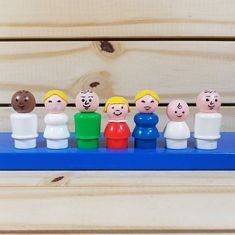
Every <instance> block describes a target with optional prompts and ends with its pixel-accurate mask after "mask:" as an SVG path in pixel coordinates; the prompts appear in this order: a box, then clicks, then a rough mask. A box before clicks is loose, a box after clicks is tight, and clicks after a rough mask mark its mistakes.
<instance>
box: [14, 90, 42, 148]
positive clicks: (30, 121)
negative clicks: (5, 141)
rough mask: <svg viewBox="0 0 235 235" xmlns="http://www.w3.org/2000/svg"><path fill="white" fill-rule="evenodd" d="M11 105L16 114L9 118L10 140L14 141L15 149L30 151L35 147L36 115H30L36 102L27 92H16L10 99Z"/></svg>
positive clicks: (36, 134)
mask: <svg viewBox="0 0 235 235" xmlns="http://www.w3.org/2000/svg"><path fill="white" fill-rule="evenodd" d="M11 105H12V107H13V109H14V110H15V111H16V113H12V114H11V116H10V120H11V129H12V138H13V139H14V140H15V148H17V149H30V148H35V147H36V138H37V136H38V132H37V126H38V121H37V115H36V114H35V113H32V111H33V110H34V108H35V105H36V101H35V98H34V96H33V94H32V93H31V92H29V91H25V90H20V91H17V92H16V93H15V94H14V95H13V96H12V99H11Z"/></svg>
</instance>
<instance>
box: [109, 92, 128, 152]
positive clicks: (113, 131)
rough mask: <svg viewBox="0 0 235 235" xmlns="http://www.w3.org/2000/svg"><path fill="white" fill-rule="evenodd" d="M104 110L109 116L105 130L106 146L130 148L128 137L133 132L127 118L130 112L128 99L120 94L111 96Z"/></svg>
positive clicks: (110, 147)
mask: <svg viewBox="0 0 235 235" xmlns="http://www.w3.org/2000/svg"><path fill="white" fill-rule="evenodd" d="M104 112H106V113H107V115H108V117H109V123H108V124H107V126H106V128H105V130H104V136H105V138H106V147H107V148H109V149H126V148H128V138H129V137H130V135H131V132H130V129H129V127H128V125H127V123H126V120H125V119H126V116H127V114H128V112H130V107H129V105H128V102H127V100H126V99H124V98H123V97H119V96H114V97H111V98H110V99H108V100H107V102H106V104H105V107H104Z"/></svg>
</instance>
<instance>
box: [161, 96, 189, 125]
mask: <svg viewBox="0 0 235 235" xmlns="http://www.w3.org/2000/svg"><path fill="white" fill-rule="evenodd" d="M166 113H167V116H168V118H169V119H170V120H171V121H175V122H182V121H185V120H186V119H187V117H188V116H189V107H188V105H187V103H186V102H185V101H184V100H172V101H171V102H170V103H169V104H168V106H167V110H166Z"/></svg>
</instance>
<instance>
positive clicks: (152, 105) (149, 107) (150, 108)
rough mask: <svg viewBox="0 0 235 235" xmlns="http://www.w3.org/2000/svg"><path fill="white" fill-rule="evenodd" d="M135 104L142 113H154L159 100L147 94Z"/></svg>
mask: <svg viewBox="0 0 235 235" xmlns="http://www.w3.org/2000/svg"><path fill="white" fill-rule="evenodd" d="M135 105H136V108H137V109H138V111H139V112H141V113H154V112H155V111H156V110H157V107H158V102H157V101H156V100H155V99H154V98H153V97H152V96H151V95H145V96H144V97H142V98H140V99H138V100H137V101H136V102H135Z"/></svg>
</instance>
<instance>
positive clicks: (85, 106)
mask: <svg viewBox="0 0 235 235" xmlns="http://www.w3.org/2000/svg"><path fill="white" fill-rule="evenodd" d="M83 107H84V108H85V109H86V110H88V109H89V108H90V107H91V106H90V105H83Z"/></svg>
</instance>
